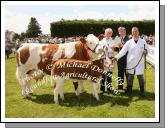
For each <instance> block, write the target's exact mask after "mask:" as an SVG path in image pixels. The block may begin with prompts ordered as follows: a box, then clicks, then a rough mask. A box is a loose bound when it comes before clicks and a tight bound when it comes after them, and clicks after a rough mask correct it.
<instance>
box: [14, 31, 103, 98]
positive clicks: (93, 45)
mask: <svg viewBox="0 0 167 130" xmlns="http://www.w3.org/2000/svg"><path fill="white" fill-rule="evenodd" d="M101 49H102V48H101V47H100V46H99V39H98V38H97V37H96V36H94V35H93V34H89V35H88V36H87V37H86V39H85V38H80V41H78V42H70V43H66V44H33V43H31V44H29V43H28V44H27V43H25V44H22V45H21V47H20V48H19V49H18V50H17V52H16V62H17V68H16V78H17V79H18V81H19V84H20V85H21V87H22V94H23V96H24V97H26V96H28V95H29V93H30V92H31V90H30V89H29V88H30V82H31V79H30V78H27V77H28V76H31V75H33V74H34V73H36V72H37V71H39V70H41V71H43V72H44V74H48V75H50V74H51V70H50V67H48V66H51V65H52V64H51V62H52V61H53V60H58V59H62V58H63V59H66V58H70V59H77V60H83V61H88V60H90V57H89V55H88V51H89V52H90V55H91V53H96V54H98V53H100V52H101V51H100V50H101ZM42 76H43V74H41V76H39V75H38V76H37V75H35V74H34V77H32V78H34V79H35V78H36V79H38V77H42ZM81 87H82V89H83V91H84V88H83V83H82V82H81Z"/></svg>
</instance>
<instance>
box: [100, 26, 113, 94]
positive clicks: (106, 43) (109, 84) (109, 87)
mask: <svg viewBox="0 0 167 130" xmlns="http://www.w3.org/2000/svg"><path fill="white" fill-rule="evenodd" d="M112 33H113V31H112V29H111V28H107V29H105V37H104V38H103V39H102V40H101V41H100V42H99V44H100V45H101V46H107V47H108V55H109V57H113V56H114V51H113V49H112V43H113V39H112V38H111V36H112ZM105 81H107V82H106V85H107V91H108V93H111V92H113V91H112V71H108V72H107V74H103V75H102V80H101V84H100V85H101V86H100V90H101V91H102V93H104V91H105Z"/></svg>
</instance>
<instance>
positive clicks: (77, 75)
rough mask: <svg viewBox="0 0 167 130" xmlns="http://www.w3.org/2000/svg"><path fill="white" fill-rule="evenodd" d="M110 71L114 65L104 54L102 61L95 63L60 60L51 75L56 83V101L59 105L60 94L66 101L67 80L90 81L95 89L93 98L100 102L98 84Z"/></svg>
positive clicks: (54, 64) (55, 62) (55, 63)
mask: <svg viewBox="0 0 167 130" xmlns="http://www.w3.org/2000/svg"><path fill="white" fill-rule="evenodd" d="M108 69H113V63H112V62H111V60H110V59H109V58H108V55H106V53H104V55H102V56H101V58H100V59H98V60H95V61H92V62H90V61H80V60H75V59H60V60H57V61H54V62H53V68H52V70H51V75H52V76H53V79H54V80H55V81H56V84H55V85H54V101H55V103H58V94H60V97H61V99H62V100H64V94H63V86H64V81H65V79H72V80H73V81H80V80H87V79H88V80H90V81H91V83H92V87H93V96H94V97H95V98H96V100H99V96H98V93H97V87H98V82H99V81H100V78H101V76H102V74H105V73H106V72H107V71H106V70H108Z"/></svg>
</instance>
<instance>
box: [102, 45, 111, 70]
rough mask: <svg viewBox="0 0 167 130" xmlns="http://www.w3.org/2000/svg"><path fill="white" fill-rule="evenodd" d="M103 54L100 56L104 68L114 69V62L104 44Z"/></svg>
mask: <svg viewBox="0 0 167 130" xmlns="http://www.w3.org/2000/svg"><path fill="white" fill-rule="evenodd" d="M103 50H104V51H103V55H102V56H101V58H102V59H103V62H104V70H106V71H108V70H113V69H114V63H113V61H112V60H111V57H109V53H108V47H107V46H105V47H104V48H103Z"/></svg>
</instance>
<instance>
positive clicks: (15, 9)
mask: <svg viewBox="0 0 167 130" xmlns="http://www.w3.org/2000/svg"><path fill="white" fill-rule="evenodd" d="M154 12H155V8H154V6H151V5H145V6H143V5H75V6H72V5H7V6H5V30H7V29H8V30H10V31H14V32H16V33H21V32H25V31H26V29H27V26H28V23H29V22H30V18H31V17H35V18H36V19H37V21H38V22H39V24H40V25H41V30H42V33H43V34H49V33H50V23H51V22H54V21H58V20H60V19H61V18H63V19H70V20H72V19H88V18H90V19H95V20H98V19H113V20H120V19H122V20H143V19H147V20H148V19H155V13H154Z"/></svg>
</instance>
